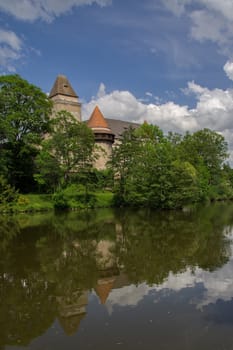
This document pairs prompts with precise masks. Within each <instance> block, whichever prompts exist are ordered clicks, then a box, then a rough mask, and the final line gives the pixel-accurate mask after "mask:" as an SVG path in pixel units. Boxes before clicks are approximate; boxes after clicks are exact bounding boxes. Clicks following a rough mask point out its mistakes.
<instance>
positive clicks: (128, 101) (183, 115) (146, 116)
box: [83, 85, 198, 132]
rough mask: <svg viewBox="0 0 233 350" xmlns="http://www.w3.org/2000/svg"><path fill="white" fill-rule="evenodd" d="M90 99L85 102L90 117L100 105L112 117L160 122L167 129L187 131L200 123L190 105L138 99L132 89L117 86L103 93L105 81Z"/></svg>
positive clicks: (86, 114) (84, 107) (84, 115)
mask: <svg viewBox="0 0 233 350" xmlns="http://www.w3.org/2000/svg"><path fill="white" fill-rule="evenodd" d="M99 91H101V96H99V92H98V93H97V96H96V97H94V98H93V99H92V100H91V101H90V102H89V103H86V104H84V105H83V117H84V119H88V118H89V116H90V115H91V113H92V111H93V109H94V107H95V106H96V105H98V106H99V107H100V109H101V111H102V112H103V114H104V115H105V116H106V117H108V118H113V119H122V120H128V121H132V122H137V123H143V121H144V120H147V121H148V122H149V123H152V124H157V125H159V126H160V127H161V128H163V129H164V130H165V131H170V130H175V131H181V132H184V131H186V130H194V129H196V128H197V127H198V125H197V124H196V121H195V119H194V118H193V117H192V115H191V113H190V111H189V110H188V107H187V106H179V105H177V104H175V103H174V102H168V103H165V104H161V105H157V104H153V103H150V104H146V103H143V102H142V101H141V100H139V99H137V98H136V97H135V96H134V95H133V94H132V93H131V92H129V91H119V90H115V91H113V92H111V93H108V94H107V93H105V94H103V85H101V86H100V90H99Z"/></svg>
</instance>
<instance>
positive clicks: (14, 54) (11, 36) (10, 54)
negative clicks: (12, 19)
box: [0, 29, 23, 72]
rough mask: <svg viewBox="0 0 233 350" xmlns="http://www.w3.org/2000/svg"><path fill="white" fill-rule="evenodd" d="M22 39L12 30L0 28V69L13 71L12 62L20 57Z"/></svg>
mask: <svg viewBox="0 0 233 350" xmlns="http://www.w3.org/2000/svg"><path fill="white" fill-rule="evenodd" d="M22 47H23V42H22V40H21V39H20V38H19V37H18V36H17V35H16V34H15V33H14V32H12V31H9V30H4V29H0V69H1V70H7V71H9V72H14V71H15V68H14V64H15V62H16V61H17V60H19V59H20V58H21V57H22Z"/></svg>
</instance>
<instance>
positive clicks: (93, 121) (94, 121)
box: [87, 106, 109, 129]
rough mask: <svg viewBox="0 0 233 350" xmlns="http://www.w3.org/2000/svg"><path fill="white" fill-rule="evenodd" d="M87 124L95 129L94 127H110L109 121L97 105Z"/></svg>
mask: <svg viewBox="0 0 233 350" xmlns="http://www.w3.org/2000/svg"><path fill="white" fill-rule="evenodd" d="M87 126H89V128H93V129H94V128H106V129H109V126H108V123H107V122H106V119H105V118H104V116H103V114H102V113H101V111H100V109H99V107H98V106H96V107H95V109H94V111H93V112H92V114H91V116H90V119H89V120H88V121H87Z"/></svg>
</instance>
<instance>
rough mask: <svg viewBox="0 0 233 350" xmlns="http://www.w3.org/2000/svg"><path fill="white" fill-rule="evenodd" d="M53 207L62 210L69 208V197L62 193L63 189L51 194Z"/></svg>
mask: <svg viewBox="0 0 233 350" xmlns="http://www.w3.org/2000/svg"><path fill="white" fill-rule="evenodd" d="M53 203H54V209H56V210H64V209H69V208H70V205H69V197H68V196H67V195H66V194H65V193H64V191H59V192H56V193H54V195H53Z"/></svg>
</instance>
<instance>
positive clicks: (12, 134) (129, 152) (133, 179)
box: [0, 75, 233, 208]
mask: <svg viewBox="0 0 233 350" xmlns="http://www.w3.org/2000/svg"><path fill="white" fill-rule="evenodd" d="M51 115H52V102H51V101H50V100H49V99H48V97H47V96H46V95H45V94H44V93H43V92H42V91H41V90H40V89H39V88H38V87H36V86H34V85H32V84H29V83H28V82H27V81H26V80H23V79H22V78H21V77H20V76H18V75H9V76H2V77H0V204H2V205H3V206H4V205H8V204H9V203H10V204H11V203H14V202H16V201H17V200H18V196H19V193H20V194H25V193H43V194H45V193H48V194H49V193H52V194H54V195H53V201H54V203H55V206H57V207H60V208H66V207H70V206H72V200H74V199H75V200H77V201H79V202H82V203H84V205H86V204H91V206H93V205H94V202H95V194H94V193H95V192H96V191H98V190H99V191H102V192H103V190H106V189H107V190H108V191H111V192H113V193H114V205H116V206H122V205H127V206H149V207H155V208H180V207H183V206H184V205H185V204H187V203H194V202H200V201H203V200H206V199H209V200H216V199H226V198H233V171H232V169H231V168H230V166H229V165H228V164H226V159H227V144H226V142H225V140H224V138H223V136H221V135H220V134H218V133H216V132H214V131H211V130H209V129H204V130H200V131H197V132H195V133H194V134H190V133H187V134H185V135H179V134H174V133H169V134H168V135H164V134H163V132H162V131H161V130H160V129H159V128H158V127H157V126H153V125H148V124H146V123H145V124H143V125H142V126H141V127H139V128H138V129H135V130H134V129H129V130H126V131H125V132H124V134H123V135H122V137H121V142H120V143H119V144H117V145H116V146H115V148H114V149H113V155H112V159H111V160H110V161H109V164H108V168H107V169H106V170H105V171H98V170H96V169H94V168H93V164H94V159H95V157H96V155H97V154H98V153H99V152H95V149H96V147H97V146H96V144H95V139H94V135H93V133H92V131H91V129H89V128H88V127H87V126H86V124H85V123H80V122H78V121H77V120H76V119H75V118H74V117H73V116H72V115H71V114H70V113H68V112H66V111H61V112H59V113H57V114H55V115H53V117H52V118H51ZM21 201H22V199H21Z"/></svg>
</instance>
